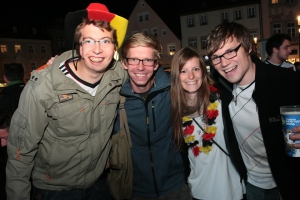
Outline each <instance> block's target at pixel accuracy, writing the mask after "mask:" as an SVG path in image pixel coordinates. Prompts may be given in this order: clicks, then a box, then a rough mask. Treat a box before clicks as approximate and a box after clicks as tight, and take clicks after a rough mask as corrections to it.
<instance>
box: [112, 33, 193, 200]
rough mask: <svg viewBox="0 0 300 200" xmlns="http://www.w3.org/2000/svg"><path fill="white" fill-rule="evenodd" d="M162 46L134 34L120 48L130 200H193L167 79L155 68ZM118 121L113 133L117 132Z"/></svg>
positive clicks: (167, 77)
mask: <svg viewBox="0 0 300 200" xmlns="http://www.w3.org/2000/svg"><path fill="white" fill-rule="evenodd" d="M161 50H162V49H161V45H160V43H159V41H158V40H157V39H156V38H155V37H154V36H151V35H146V34H143V33H136V34H134V35H132V36H131V37H129V38H128V39H127V40H126V41H125V42H124V44H123V46H122V49H121V54H120V55H121V62H122V64H123V67H124V69H125V70H126V71H127V72H128V75H129V79H127V80H126V82H125V84H124V85H123V87H122V89H121V91H120V94H121V95H123V96H125V97H126V101H125V110H126V115H127V120H128V126H129V130H130V137H131V140H132V148H131V156H132V162H133V198H132V199H133V200H139V199H149V200H150V199H151V200H154V199H165V200H168V199H170V200H176V199H177V200H188V199H192V197H191V193H190V189H189V187H188V186H187V184H186V180H185V168H184V164H183V157H182V156H181V154H180V152H179V151H178V150H177V149H176V146H175V143H174V141H173V139H172V132H173V127H172V120H171V99H170V76H169V74H167V73H166V72H165V71H164V69H163V68H162V67H161V66H160V65H159V62H160V59H161ZM119 130H120V122H119V116H118V117H117V120H116V122H115V127H114V131H113V132H114V133H117V132H119Z"/></svg>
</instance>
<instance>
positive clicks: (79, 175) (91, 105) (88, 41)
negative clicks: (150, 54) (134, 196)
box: [6, 3, 128, 200]
mask: <svg viewBox="0 0 300 200" xmlns="http://www.w3.org/2000/svg"><path fill="white" fill-rule="evenodd" d="M65 22H66V33H67V35H69V36H68V38H67V39H70V38H71V40H73V38H74V41H72V42H69V44H71V43H72V44H73V45H72V46H73V47H75V49H76V51H74V50H71V51H67V52H65V53H63V54H62V55H60V56H58V57H56V59H55V60H54V62H53V64H52V65H51V66H49V67H47V68H46V69H43V70H41V71H39V72H37V71H34V72H33V73H32V75H31V78H30V80H29V82H28V83H27V85H26V86H25V88H24V90H23V93H22V94H21V97H20V103H19V107H18V109H17V110H16V112H15V114H14V116H13V118H12V122H11V126H10V133H9V138H8V163H7V169H6V175H7V198H8V199H16V200H17V199H18V200H19V199H30V193H31V195H32V196H31V199H63V200H67V199H72V200H77V199H78V200H81V199H88V200H92V199H101V200H103V199H111V197H110V194H109V191H108V188H107V186H106V178H105V174H106V173H105V172H106V171H105V168H106V161H107V158H108V154H109V150H110V146H111V145H110V142H109V138H110V135H111V132H112V127H113V121H114V118H115V116H116V110H117V105H118V102H119V91H120V89H121V86H122V85H123V83H124V82H125V80H126V78H127V72H126V71H124V70H123V68H122V66H121V64H120V62H119V61H116V60H115V59H114V54H115V52H116V50H117V49H118V48H119V47H120V46H121V44H122V42H123V40H124V37H125V33H126V29H127V25H128V21H127V20H126V19H124V18H122V17H120V16H118V15H116V14H113V13H110V12H109V10H108V9H107V8H106V6H105V5H103V4H100V3H91V4H90V5H89V6H88V7H87V9H85V10H81V11H77V12H72V13H68V14H67V16H66V18H65ZM73 27H74V28H73ZM75 27H76V29H75ZM74 33H75V34H74ZM71 40H70V41H71ZM99 122H100V123H99ZM30 179H31V180H32V187H31V182H30Z"/></svg>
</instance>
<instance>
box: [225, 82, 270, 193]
mask: <svg viewBox="0 0 300 200" xmlns="http://www.w3.org/2000/svg"><path fill="white" fill-rule="evenodd" d="M246 87H247V85H246V86H243V87H240V86H239V87H237V85H236V84H235V85H234V87H233V91H232V94H233V96H234V97H236V96H237V98H236V103H235V102H233V101H232V102H231V103H230V104H229V111H230V116H231V118H232V122H233V127H234V131H235V135H236V138H237V141H238V143H239V147H240V151H241V154H242V158H243V160H244V163H245V165H246V168H247V172H248V182H249V183H251V184H252V185H255V186H257V187H259V188H263V189H271V188H274V187H276V184H275V182H274V179H273V176H272V173H271V170H270V166H269V162H268V158H267V154H266V149H265V146H264V142H263V138H262V134H261V129H260V124H259V120H258V113H257V108H256V104H255V102H254V101H253V98H252V93H253V90H254V88H255V83H254V84H252V85H251V86H250V87H249V88H247V89H245V90H244V91H242V89H244V88H246Z"/></svg>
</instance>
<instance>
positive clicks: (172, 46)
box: [169, 44, 176, 55]
mask: <svg viewBox="0 0 300 200" xmlns="http://www.w3.org/2000/svg"><path fill="white" fill-rule="evenodd" d="M175 52H176V47H175V44H169V54H170V55H174V54H175Z"/></svg>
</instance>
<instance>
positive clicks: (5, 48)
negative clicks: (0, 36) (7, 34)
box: [0, 44, 7, 53]
mask: <svg viewBox="0 0 300 200" xmlns="http://www.w3.org/2000/svg"><path fill="white" fill-rule="evenodd" d="M0 48H1V53H6V52H7V47H6V45H4V44H1V45H0Z"/></svg>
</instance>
